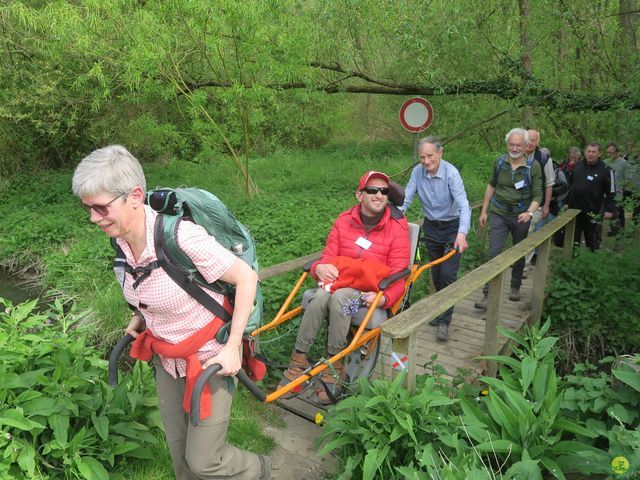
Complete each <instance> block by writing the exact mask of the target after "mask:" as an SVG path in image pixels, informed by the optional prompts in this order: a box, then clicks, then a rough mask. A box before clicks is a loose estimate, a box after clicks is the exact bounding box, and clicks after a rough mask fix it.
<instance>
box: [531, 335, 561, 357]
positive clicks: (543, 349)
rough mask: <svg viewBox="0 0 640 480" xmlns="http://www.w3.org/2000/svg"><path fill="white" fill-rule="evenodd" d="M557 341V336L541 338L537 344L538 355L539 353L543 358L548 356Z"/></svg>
mask: <svg viewBox="0 0 640 480" xmlns="http://www.w3.org/2000/svg"><path fill="white" fill-rule="evenodd" d="M557 341H558V338H557V337H545V338H543V339H542V340H540V341H539V342H538V344H537V345H536V355H538V358H540V359H541V358H543V357H545V356H547V355H548V354H549V352H550V351H551V349H552V348H553V346H554V345H555V344H556V342H557Z"/></svg>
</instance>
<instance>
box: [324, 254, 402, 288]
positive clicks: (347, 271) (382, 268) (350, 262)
mask: <svg viewBox="0 0 640 480" xmlns="http://www.w3.org/2000/svg"><path fill="white" fill-rule="evenodd" d="M331 263H332V264H333V265H335V266H336V268H337V269H338V272H340V273H339V275H338V278H337V279H336V281H335V282H333V283H330V284H328V285H324V286H323V288H327V287H328V288H329V290H330V291H331V292H335V291H336V290H338V289H339V288H347V287H349V288H355V289H356V290H360V291H361V292H377V291H378V284H379V283H380V280H382V279H383V278H385V277H386V276H387V275H389V267H387V266H386V265H383V264H382V263H380V262H376V261H375V260H369V259H366V258H349V257H336V258H334V259H333V260H331Z"/></svg>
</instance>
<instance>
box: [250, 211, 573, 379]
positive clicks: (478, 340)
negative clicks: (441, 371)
mask: <svg viewBox="0 0 640 480" xmlns="http://www.w3.org/2000/svg"><path fill="white" fill-rule="evenodd" d="M578 213H579V211H578V210H567V211H565V212H564V213H562V214H561V215H560V216H559V217H558V218H556V219H555V220H553V221H552V222H550V223H548V224H547V225H545V226H544V227H543V228H542V229H540V230H539V231H538V232H535V233H534V234H532V235H530V236H529V237H528V238H527V239H526V240H524V241H522V242H520V243H519V244H517V245H515V246H513V247H511V248H509V249H508V250H505V251H504V252H503V253H502V254H500V255H499V256H497V257H495V258H493V259H492V260H490V261H489V262H487V263H484V264H483V265H481V266H480V267H478V268H476V269H475V270H473V271H472V272H469V273H467V274H465V275H464V276H462V277H461V278H460V279H458V281H456V282H455V283H454V284H452V285H449V286H448V287H447V288H445V289H443V290H441V291H439V292H436V293H434V294H432V295H430V296H427V297H425V298H423V299H421V300H419V301H417V302H415V303H414V304H413V305H412V306H411V307H410V308H409V309H407V310H405V311H404V312H401V313H400V314H398V315H396V316H395V317H393V318H391V319H389V320H387V321H386V322H385V323H383V324H382V334H383V335H382V344H381V347H382V350H381V355H380V356H379V358H378V364H377V366H376V371H375V374H376V375H377V376H380V377H387V378H388V377H392V376H393V375H394V374H395V373H396V372H397V370H396V369H394V368H392V363H394V362H395V361H397V360H396V357H398V356H399V357H403V356H406V357H407V359H406V362H404V364H405V368H406V369H407V379H406V381H407V386H408V387H409V388H410V389H413V388H415V385H416V376H417V375H423V374H428V373H430V372H431V358H432V356H433V355H437V359H436V361H435V363H437V364H439V365H442V366H443V367H444V368H445V369H446V371H447V374H448V375H449V376H453V375H455V374H456V369H458V368H461V369H466V370H468V371H470V372H471V377H476V376H477V375H480V374H484V375H491V376H493V375H495V373H496V365H495V363H494V362H487V361H482V360H479V359H478V357H480V356H482V355H496V354H498V353H500V352H502V353H508V351H509V344H508V342H507V339H506V338H505V337H503V336H501V335H499V334H498V330H497V326H498V325H502V326H504V327H506V328H509V329H511V330H514V331H517V330H520V329H521V328H522V326H523V325H524V324H525V323H532V322H537V321H539V320H540V316H541V313H542V306H543V301H544V291H545V286H546V282H547V273H548V270H549V256H550V252H551V249H552V239H553V234H554V233H555V232H557V231H559V230H561V229H563V228H565V227H566V233H565V236H564V246H563V248H562V250H563V254H564V255H567V256H570V255H571V251H572V248H573V229H574V225H575V217H576V215H577V214H578ZM536 248H537V251H538V255H537V262H536V265H535V267H529V268H528V269H527V278H526V279H525V280H524V281H523V284H522V287H521V294H522V298H521V300H520V301H519V302H512V301H510V300H509V299H508V292H509V285H510V278H511V275H510V267H511V265H512V264H513V263H514V262H515V261H517V260H518V259H520V258H522V257H524V256H525V255H526V254H528V253H530V252H531V251H533V250H534V249H536ZM318 256H319V252H318V253H315V254H311V255H308V256H306V257H302V258H299V259H295V260H291V261H289V262H285V263H282V264H279V265H275V266H273V267H269V268H266V269H264V270H262V272H261V273H260V278H261V280H265V279H267V278H270V277H273V276H275V275H279V274H282V273H285V272H289V271H292V270H295V269H299V268H301V266H302V265H303V264H304V263H306V262H307V261H308V260H310V259H313V258H317V257H318ZM485 283H489V286H490V289H489V303H488V306H487V310H486V311H481V310H478V309H475V308H474V306H473V304H474V303H475V301H476V300H479V299H480V297H481V296H482V293H481V289H482V286H483V285H484V284H485ZM450 307H454V313H453V319H452V323H451V327H450V338H449V340H448V341H447V342H438V341H436V339H435V329H436V327H432V326H430V325H429V321H431V320H432V319H434V318H436V317H437V316H438V315H439V314H441V313H443V312H444V311H446V310H447V309H449V308H450ZM392 353H395V355H392Z"/></svg>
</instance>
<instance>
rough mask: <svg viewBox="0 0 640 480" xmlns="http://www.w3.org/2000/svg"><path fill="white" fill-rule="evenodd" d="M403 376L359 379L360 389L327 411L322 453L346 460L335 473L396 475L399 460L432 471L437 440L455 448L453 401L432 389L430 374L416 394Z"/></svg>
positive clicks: (437, 459) (436, 464)
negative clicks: (334, 453)
mask: <svg viewBox="0 0 640 480" xmlns="http://www.w3.org/2000/svg"><path fill="white" fill-rule="evenodd" d="M403 381H404V375H398V376H397V377H396V378H395V379H394V380H393V381H392V382H388V381H383V380H376V381H374V382H373V383H370V382H369V381H368V380H366V379H360V381H359V387H360V394H359V395H356V396H352V397H349V398H347V399H346V400H344V401H341V402H340V403H339V404H338V405H336V406H335V407H334V408H333V409H332V410H331V415H330V416H329V418H328V420H327V423H326V426H325V428H324V431H323V433H322V437H321V439H322V441H323V442H324V446H323V447H322V449H321V450H320V454H321V455H322V454H326V453H328V452H331V451H333V450H337V451H338V453H339V455H340V458H341V460H342V461H343V463H344V472H343V474H342V475H341V476H340V477H338V478H341V479H343V478H351V477H352V476H353V477H355V478H363V479H373V478H395V477H394V475H395V474H396V467H397V466H399V465H404V466H407V467H409V468H413V466H418V467H423V466H424V467H425V469H427V471H428V470H431V471H432V472H433V471H436V469H437V468H439V467H440V466H441V464H442V460H441V458H440V456H439V453H438V448H439V447H438V445H439V444H441V443H444V446H443V447H442V448H444V449H445V450H446V451H447V452H454V451H455V449H456V445H457V443H458V432H457V431H456V430H457V429H456V423H457V420H456V417H455V416H454V415H452V414H451V412H452V407H451V406H452V405H453V404H454V403H456V400H452V399H450V398H449V397H447V396H446V395H445V394H443V392H442V391H441V390H439V389H437V388H435V384H436V382H435V378H433V377H431V378H428V379H427V380H426V381H425V382H424V384H423V385H422V387H421V388H420V390H419V391H417V392H416V394H415V395H412V394H410V393H409V392H408V391H407V390H406V389H405V388H404V387H403Z"/></svg>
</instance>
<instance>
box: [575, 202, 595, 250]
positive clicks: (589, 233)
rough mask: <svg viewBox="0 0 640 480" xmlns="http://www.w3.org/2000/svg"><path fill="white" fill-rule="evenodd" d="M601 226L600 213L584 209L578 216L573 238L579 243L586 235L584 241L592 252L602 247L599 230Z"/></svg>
mask: <svg viewBox="0 0 640 480" xmlns="http://www.w3.org/2000/svg"><path fill="white" fill-rule="evenodd" d="M599 228H600V215H599V214H598V213H596V212H587V211H582V212H580V213H579V214H578V216H577V217H576V228H575V230H574V231H573V240H574V242H576V243H577V244H578V245H579V244H580V242H581V241H582V236H583V235H584V243H585V244H586V245H587V248H588V249H589V250H591V251H592V252H593V251H594V250H597V249H598V248H600V239H599V235H598V230H599Z"/></svg>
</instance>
